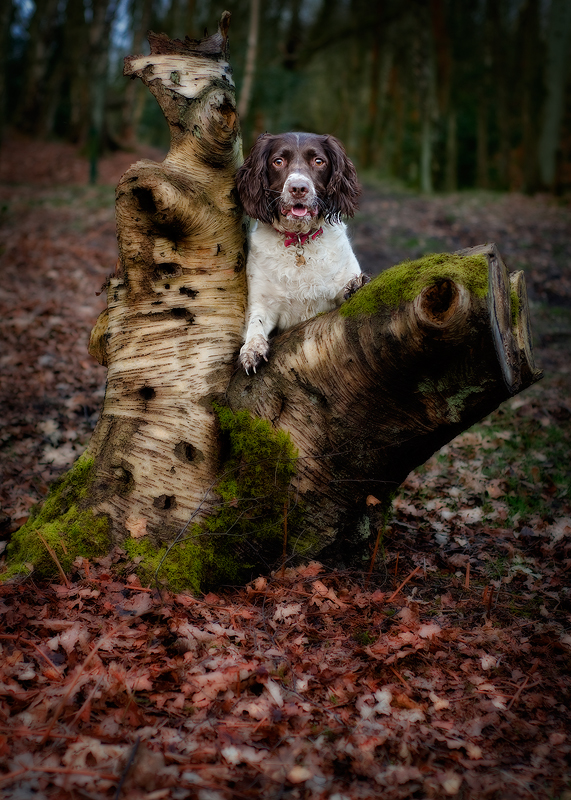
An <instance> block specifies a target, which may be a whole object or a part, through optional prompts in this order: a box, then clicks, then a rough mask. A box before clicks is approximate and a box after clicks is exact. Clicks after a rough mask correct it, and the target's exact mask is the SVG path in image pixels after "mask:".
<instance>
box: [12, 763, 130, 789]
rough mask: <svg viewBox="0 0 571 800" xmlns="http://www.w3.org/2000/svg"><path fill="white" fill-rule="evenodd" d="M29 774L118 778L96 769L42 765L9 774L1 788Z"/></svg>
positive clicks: (112, 779)
mask: <svg viewBox="0 0 571 800" xmlns="http://www.w3.org/2000/svg"><path fill="white" fill-rule="evenodd" d="M27 772H43V773H44V774H46V775H50V774H55V775H88V776H90V777H92V778H99V779H100V780H104V781H116V780H117V776H116V775H111V774H110V773H105V772H97V771H96V770H94V769H73V767H49V766H45V765H42V766H41V767H25V768H24V769H18V770H16V771H15V772H9V773H8V775H3V776H2V777H1V778H0V786H9V785H10V784H11V783H14V781H15V780H16V779H17V778H19V777H20V776H21V775H25V774H26V773H27Z"/></svg>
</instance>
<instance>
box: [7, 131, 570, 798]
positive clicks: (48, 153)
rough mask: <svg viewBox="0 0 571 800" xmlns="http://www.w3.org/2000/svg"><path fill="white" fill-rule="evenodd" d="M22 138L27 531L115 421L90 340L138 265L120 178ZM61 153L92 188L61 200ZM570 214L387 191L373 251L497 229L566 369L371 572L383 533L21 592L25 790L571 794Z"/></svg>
mask: <svg viewBox="0 0 571 800" xmlns="http://www.w3.org/2000/svg"><path fill="white" fill-rule="evenodd" d="M11 147H12V151H11V152H12V153H13V158H12V162H13V164H14V165H17V166H18V168H19V169H20V172H19V174H18V181H19V182H18V183H17V184H16V183H15V178H14V175H13V174H12V173H10V165H9V164H8V165H7V162H6V160H4V162H3V163H2V165H1V169H0V175H1V177H2V180H3V183H2V185H0V193H1V199H2V203H3V204H4V205H3V211H2V218H3V224H2V228H1V229H0V236H1V244H2V248H3V249H2V252H1V254H0V259H1V261H2V268H3V284H2V290H1V293H0V304H1V306H2V307H1V309H0V311H1V316H0V327H1V333H2V337H3V341H4V342H5V346H4V349H3V351H2V353H1V354H0V360H1V366H2V370H3V375H4V376H5V377H6V378H7V380H6V381H3V384H2V388H1V389H0V391H1V392H2V418H3V419H2V422H3V425H2V433H1V441H0V451H1V452H0V456H1V460H2V465H3V474H2V478H1V482H0V492H1V495H0V497H1V500H2V510H3V516H2V517H0V525H1V526H2V527H3V530H4V535H5V536H7V535H9V533H10V532H11V531H13V530H16V529H17V528H18V527H19V525H21V524H22V523H23V521H25V518H26V516H27V514H28V512H29V508H30V506H31V505H32V504H33V503H34V502H37V501H38V500H39V499H41V498H42V497H43V496H44V495H45V492H46V491H47V486H48V484H49V483H50V482H51V481H52V480H53V478H54V477H56V476H57V475H58V474H61V472H63V471H64V470H65V469H66V468H68V467H69V466H70V464H71V463H72V462H73V460H74V459H75V458H76V457H77V455H78V454H79V453H80V452H81V450H82V449H83V447H84V446H85V444H86V443H87V441H88V439H89V436H90V434H91V431H92V430H93V427H94V425H95V422H96V420H97V415H98V411H99V408H100V404H101V399H102V396H103V387H104V380H105V371H104V370H103V369H102V368H101V367H99V365H97V364H96V363H95V362H94V361H92V360H91V359H90V358H89V356H87V354H86V347H87V339H88V336H89V331H90V329H91V327H92V325H93V324H94V322H95V319H96V316H97V314H98V313H99V311H100V310H101V309H102V308H103V304H104V303H103V298H102V297H100V296H97V295H96V292H98V291H99V288H100V285H101V283H102V282H103V280H104V279H105V276H106V275H107V274H108V273H109V272H111V271H112V270H113V266H114V261H115V258H116V245H115V237H114V227H113V211H112V188H111V187H108V186H99V187H87V186H84V185H82V183H81V181H82V180H84V179H83V178H82V177H81V175H82V174H83V173H82V172H81V170H82V169H83V165H82V164H81V163H79V162H80V161H81V160H80V159H78V157H77V156H76V155H75V152H72V151H71V150H70V149H69V148H67V146H64V145H61V146H59V145H57V144H56V143H50V145H49V148H48V149H47V150H45V151H44V152H43V157H42V158H40V156H42V152H41V147H42V146H39V145H35V146H34V147H35V149H34V157H33V158H31V157H30V156H29V152H30V148H29V147H28V144H27V143H26V142H23V143H22V142H20V144H19V145H18V146H16V145H15V144H14V145H13V146H12V145H11ZM18 147H20V148H21V150H18ZM26 148H28V149H27V150H26ZM58 148H60V149H61V148H64V149H65V153H63V151H62V152H61V153H60V152H59V150H58ZM66 148H67V149H66ZM56 150H57V153H58V154H59V155H58V156H57V158H56V156H55V155H54V153H55V152H56ZM24 151H25V152H24ZM22 153H23V154H22ZM26 153H27V154H28V155H27V156H26ZM38 153H39V155H38ZM19 154H20V155H19ZM122 158H123V161H124V162H125V163H123V162H122V161H121V160H120V159H118V157H117V156H115V157H114V161H113V163H108V164H107V165H105V167H104V169H103V173H104V174H106V175H107V173H108V174H109V177H108V180H109V182H110V183H116V182H117V180H118V177H119V174H120V171H121V170H123V169H125V168H126V167H127V166H128V165H129V163H131V161H132V160H133V154H126V155H125V154H122ZM34 159H35V160H34ZM38 159H39V160H38ZM73 159H75V161H73ZM40 163H41V169H39V170H38V169H36V172H37V174H36V173H34V169H32V168H31V167H30V169H29V170H28V173H26V170H25V169H24V170H23V171H22V165H25V164H32V165H33V164H35V165H36V168H38V164H40ZM63 163H65V164H68V167H67V169H68V172H69V175H68V180H69V181H70V182H72V181H74V180H75V181H76V183H75V184H73V183H72V184H71V185H68V186H61V185H57V180H55V178H56V176H57V170H61V165H62V164H63ZM50 164H52V165H57V170H56V171H54V170H52V172H50ZM12 169H13V170H14V169H15V167H13V168H12ZM54 169H55V167H54ZM105 170H107V172H105ZM74 176H75V177H74ZM569 217H570V213H569V209H568V208H567V207H565V206H563V205H557V204H554V203H553V202H551V201H549V200H548V199H546V198H524V197H521V196H503V197H501V198H498V197H496V196H489V197H488V196H484V195H482V194H479V195H478V194H476V193H474V194H473V195H469V194H465V195H462V196H443V197H439V198H435V199H434V200H426V199H420V198H417V197H414V196H409V195H406V194H402V193H401V194H398V193H393V194H390V193H383V191H381V190H380V189H369V190H367V192H366V193H365V197H364V202H363V204H362V212H361V215H360V217H359V218H357V220H356V222H355V226H354V239H355V243H356V246H357V250H358V251H359V248H361V250H360V251H359V253H360V256H361V258H362V260H364V261H366V260H367V258H371V259H372V260H375V259H376V263H377V264H378V263H382V264H384V262H385V261H386V262H387V263H386V264H384V265H385V266H389V265H390V264H391V263H396V261H399V260H402V258H403V257H416V256H417V254H419V255H420V254H421V253H420V252H418V253H417V251H419V250H422V249H423V248H425V249H424V252H426V248H428V247H429V246H430V245H431V244H432V245H434V246H432V247H430V249H446V250H451V249H457V248H460V247H465V246H469V245H471V244H477V243H480V242H482V241H486V240H490V239H496V241H497V243H498V246H499V248H500V251H501V252H502V255H503V256H504V257H505V258H506V260H507V261H508V266H509V267H510V269H517V268H523V269H524V270H525V271H526V276H527V280H528V286H529V287H530V290H531V291H530V293H531V296H532V329H533V331H534V333H535V335H536V356H537V360H538V362H539V366H541V367H542V368H543V369H544V370H545V372H546V377H545V379H544V380H543V381H542V382H541V383H539V384H536V385H535V386H533V387H531V388H530V389H528V390H526V392H524V393H522V394H521V395H518V396H517V397H515V398H513V399H512V400H511V401H509V402H507V403H505V404H503V405H502V407H501V408H500V409H499V410H498V411H497V412H495V413H494V414H492V415H491V416H490V417H488V418H487V419H486V420H484V421H483V422H482V423H480V424H478V425H477V426H475V427H474V428H472V429H471V430H470V431H466V432H465V433H463V434H462V435H461V436H459V437H457V438H456V439H455V440H454V441H453V442H451V443H450V444H449V445H447V446H446V447H445V448H443V449H442V450H441V451H440V452H439V453H437V454H435V455H434V456H433V457H432V458H431V459H430V460H429V461H428V462H427V463H426V464H425V465H424V466H423V467H422V468H420V469H419V470H416V471H415V472H413V473H412V474H411V475H410V476H409V478H408V479H407V481H406V482H405V484H404V485H403V486H402V487H401V491H400V493H399V496H398V497H397V499H396V501H395V506H394V514H393V516H392V518H391V519H390V520H389V521H388V524H387V526H386V527H385V529H384V530H383V531H381V534H380V536H379V539H378V550H377V552H376V556H375V559H376V560H375V563H374V565H373V568H372V569H371V556H372V555H373V544H374V542H373V543H372V544H371V553H370V556H369V557H368V558H367V560H366V561H364V562H363V571H362V572H358V571H352V572H350V571H347V570H343V569H340V568H339V569H335V570H334V569H331V567H330V566H329V567H327V566H325V565H322V564H319V563H318V562H312V563H311V564H306V565H303V566H298V567H289V568H286V569H284V570H282V569H279V570H277V571H276V572H275V573H274V574H272V575H268V576H260V577H257V578H254V579H253V580H252V582H251V583H250V584H248V585H247V586H246V587H241V588H232V587H228V588H226V589H224V590H220V591H219V592H218V593H216V594H214V593H212V592H211V593H209V594H208V595H206V596H205V597H202V598H193V597H191V596H189V595H185V594H178V595H175V594H171V593H169V592H168V591H166V590H164V589H161V591H160V592H159V591H158V589H157V588H156V587H154V586H141V584H140V582H139V579H138V577H137V576H136V575H135V574H134V573H133V569H134V568H133V565H132V564H130V563H129V562H128V561H127V559H126V557H125V553H124V552H122V551H121V550H116V551H114V552H113V553H112V554H111V555H110V556H109V557H107V558H104V559H100V560H98V561H94V562H92V563H88V562H87V561H86V560H84V559H78V560H77V561H76V563H75V565H74V572H73V574H71V575H70V576H68V578H67V584H64V582H63V581H61V580H60V582H59V583H53V584H37V583H33V582H32V581H29V582H27V583H25V584H20V585H18V584H8V585H4V586H2V587H1V588H0V615H1V618H2V626H1V629H0V792H1V793H2V796H3V797H6V798H10V800H12V799H13V800H20V798H29V797H34V798H38V799H39V798H43V797H46V798H51V797H53V798H62V799H64V798H96V799H97V800H99V798H101V799H102V798H118V797H121V798H147V800H160V799H161V798H173V800H178V798H181V800H182V798H197V800H218V799H219V798H220V800H226V798H242V797H243V798H254V797H264V798H266V797H267V798H276V799H277V798H292V800H293V799H294V798H312V800H313V798H315V799H316V800H322V799H323V800H325V798H328V800H359V799H360V798H370V797H371V796H378V797H381V796H382V797H383V798H387V800H393V799H396V798H409V797H410V798H438V799H439V800H440V798H444V797H458V798H463V799H468V800H476V799H477V798H497V800H500V798H501V800H511V798H513V799H514V800H515V798H517V799H518V800H519V799H520V798H545V800H547V799H548V798H559V800H570V798H571V781H570V775H571V770H570V766H569V754H570V750H571V746H570V741H569V731H570V730H571V725H570V713H571V712H570V711H569V708H570V705H571V703H570V692H571V685H570V684H571V671H570V666H571V665H570V659H571V624H570V623H571V617H570V603H569V588H568V584H569V581H568V578H567V574H566V573H567V572H568V569H569V567H570V566H571V553H570V548H571V501H570V499H569V485H570V483H571V481H570V470H571V467H570V464H569V457H568V454H569V450H570V446H571V433H570V426H569V420H570V418H571V407H570V405H569V396H570V390H571V385H570V383H571V381H570V379H569V374H570V373H569V366H568V365H569V339H570V337H571V312H570V311H569V306H570V305H571V302H570V299H569V298H570V297H571V293H570V291H569V287H570V286H571V281H570V272H569V267H568V265H569V263H571V259H570V258H569V255H570V253H569V252H568V251H569V247H570V245H569V239H568V236H567V237H566V238H565V235H564V230H567V231H568V229H569V221H570V220H569ZM413 233H414V237H413V236H412V234H413ZM359 243H361V244H359ZM436 245H438V246H436ZM401 251H402V252H401ZM539 301H542V302H543V304H540V303H539ZM546 301H548V303H549V304H546ZM374 500H375V498H368V501H367V502H368V503H369V504H373V505H374Z"/></svg>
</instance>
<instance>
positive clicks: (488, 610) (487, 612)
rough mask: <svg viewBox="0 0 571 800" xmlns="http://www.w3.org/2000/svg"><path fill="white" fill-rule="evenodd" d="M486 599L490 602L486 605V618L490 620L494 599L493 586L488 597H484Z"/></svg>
mask: <svg viewBox="0 0 571 800" xmlns="http://www.w3.org/2000/svg"><path fill="white" fill-rule="evenodd" d="M486 590H488V587H487V586H486ZM484 598H486V599H487V601H488V602H487V604H486V618H487V619H490V615H491V613H492V600H493V599H494V587H493V586H490V587H489V592H487V595H486V594H485V595H484Z"/></svg>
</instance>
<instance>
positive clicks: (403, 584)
mask: <svg viewBox="0 0 571 800" xmlns="http://www.w3.org/2000/svg"><path fill="white" fill-rule="evenodd" d="M421 569H422V564H419V565H418V567H415V568H414V569H413V571H412V572H411V573H410V575H408V576H407V577H406V578H405V579H404V581H403V582H402V583H401V585H400V586H399V587H398V588H397V589H395V591H394V592H393V593H392V594H391V596H390V597H389V599H388V600H387V603H392V602H393V600H394V599H395V597H396V596H397V594H398V593H399V592H400V590H401V589H402V588H403V587H404V586H406V584H407V583H408V582H409V580H410V579H411V578H414V576H415V575H416V573H417V572H418V571H419V570H421Z"/></svg>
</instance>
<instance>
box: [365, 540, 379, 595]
mask: <svg viewBox="0 0 571 800" xmlns="http://www.w3.org/2000/svg"><path fill="white" fill-rule="evenodd" d="M383 531H384V527H382V528H379V530H378V533H377V541H376V542H375V547H374V549H373V555H372V556H371V563H370V564H369V571H368V572H367V577H366V578H365V586H364V587H363V588H364V589H365V590H366V589H367V586H368V585H369V579H370V577H371V574H372V572H373V567H374V566H375V561H376V560H377V551H378V549H379V544H380V542H381V537H382V535H383Z"/></svg>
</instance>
